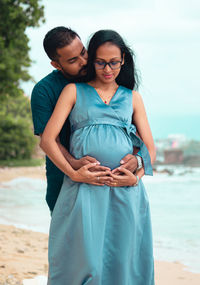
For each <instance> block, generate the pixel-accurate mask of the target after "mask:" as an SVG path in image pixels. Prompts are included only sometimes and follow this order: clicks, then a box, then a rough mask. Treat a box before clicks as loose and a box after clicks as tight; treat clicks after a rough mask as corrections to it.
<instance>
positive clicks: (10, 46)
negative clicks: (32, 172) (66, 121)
mask: <svg viewBox="0 0 200 285" xmlns="http://www.w3.org/2000/svg"><path fill="white" fill-rule="evenodd" d="M40 2H41V0H0V159H10V158H30V157H31V154H32V151H33V149H34V146H35V138H34V136H33V132H32V121H31V110H30V102H29V99H28V98H27V97H25V96H24V94H23V91H22V90H21V88H20V82H21V81H27V80H30V78H31V77H30V75H29V73H28V67H29V66H30V65H31V59H30V57H29V50H30V47H29V45H28V42H29V39H28V37H27V35H26V33H25V31H26V28H28V27H37V26H39V24H40V22H44V7H43V6H42V5H40Z"/></svg>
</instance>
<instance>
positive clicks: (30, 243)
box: [0, 166, 200, 285]
mask: <svg viewBox="0 0 200 285" xmlns="http://www.w3.org/2000/svg"><path fill="white" fill-rule="evenodd" d="M17 177H30V178H37V179H45V168H44V166H40V167H17V168H0V182H4V181H9V180H12V179H14V178H17ZM47 251H48V235H47V234H43V233H38V232H33V231H29V230H23V229H18V228H16V227H14V226H7V225H0V285H5V284H6V285H8V284H22V281H23V280H24V279H29V278H30V279H31V278H34V277H36V276H38V275H45V276H46V275H47V272H48V260H47ZM155 280H156V285H199V284H200V274H196V273H192V272H189V271H188V270H187V268H185V267H184V266H183V265H182V264H180V263H170V262H164V261H155ZM144 285H145V284H144Z"/></svg>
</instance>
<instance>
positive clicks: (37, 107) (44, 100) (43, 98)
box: [31, 84, 54, 135]
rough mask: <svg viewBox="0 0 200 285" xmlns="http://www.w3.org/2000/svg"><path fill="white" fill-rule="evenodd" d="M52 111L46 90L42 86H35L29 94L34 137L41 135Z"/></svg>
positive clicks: (49, 97) (52, 107)
mask: <svg viewBox="0 0 200 285" xmlns="http://www.w3.org/2000/svg"><path fill="white" fill-rule="evenodd" d="M53 109H54V106H53V104H52V101H51V96H50V94H48V90H47V89H46V88H45V87H44V86H42V85H40V84H36V85H35V87H34V88H33V91H32V94H31V110H32V118H33V127H34V134H35V135H40V134H42V133H43V131H44V129H45V127H46V124H47V122H48V120H49V118H50V117H51V115H52V113H53Z"/></svg>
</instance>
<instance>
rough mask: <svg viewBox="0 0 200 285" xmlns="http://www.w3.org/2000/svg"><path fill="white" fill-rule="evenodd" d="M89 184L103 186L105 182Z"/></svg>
mask: <svg viewBox="0 0 200 285" xmlns="http://www.w3.org/2000/svg"><path fill="white" fill-rule="evenodd" d="M90 184H92V185H98V186H104V185H105V183H97V182H92V183H90Z"/></svg>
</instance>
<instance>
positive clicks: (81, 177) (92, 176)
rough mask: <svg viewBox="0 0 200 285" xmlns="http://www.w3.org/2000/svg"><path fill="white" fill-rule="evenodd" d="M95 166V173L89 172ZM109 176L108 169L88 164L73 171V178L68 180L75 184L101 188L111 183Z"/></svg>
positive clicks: (109, 171) (111, 179)
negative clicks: (86, 184) (79, 183)
mask: <svg viewBox="0 0 200 285" xmlns="http://www.w3.org/2000/svg"><path fill="white" fill-rule="evenodd" d="M95 166H96V171H90V169H91V168H94V167H95ZM110 175H111V170H110V169H109V168H108V167H105V166H100V165H97V163H88V164H86V165H84V166H82V167H81V168H79V169H78V170H76V171H74V175H73V177H70V178H71V179H72V180H73V181H76V182H81V183H88V184H93V185H99V186H102V185H105V184H106V183H109V182H112V181H113V178H112V177H111V176H110Z"/></svg>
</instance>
